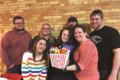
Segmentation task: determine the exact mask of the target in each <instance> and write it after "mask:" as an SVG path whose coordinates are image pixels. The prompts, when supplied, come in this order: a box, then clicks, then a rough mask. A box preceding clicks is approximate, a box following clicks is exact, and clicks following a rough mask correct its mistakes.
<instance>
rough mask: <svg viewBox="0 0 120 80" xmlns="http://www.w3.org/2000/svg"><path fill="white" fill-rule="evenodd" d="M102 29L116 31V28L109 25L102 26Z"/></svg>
mask: <svg viewBox="0 0 120 80" xmlns="http://www.w3.org/2000/svg"><path fill="white" fill-rule="evenodd" d="M104 30H105V31H107V32H109V33H111V31H112V32H118V31H117V30H116V29H114V28H113V27H110V26H104Z"/></svg>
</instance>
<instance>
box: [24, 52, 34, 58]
mask: <svg viewBox="0 0 120 80" xmlns="http://www.w3.org/2000/svg"><path fill="white" fill-rule="evenodd" d="M23 57H32V53H31V52H25V53H24V54H23Z"/></svg>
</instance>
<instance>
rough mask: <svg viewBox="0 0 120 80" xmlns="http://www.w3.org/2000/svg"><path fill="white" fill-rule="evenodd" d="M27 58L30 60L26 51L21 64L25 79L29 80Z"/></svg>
mask: <svg viewBox="0 0 120 80" xmlns="http://www.w3.org/2000/svg"><path fill="white" fill-rule="evenodd" d="M27 60H28V54H27V53H24V55H23V58H22V64H21V74H22V77H23V80H27V79H29V78H30V74H29V65H28V62H27Z"/></svg>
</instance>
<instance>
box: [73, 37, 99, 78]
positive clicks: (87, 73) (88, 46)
mask: <svg viewBox="0 0 120 80" xmlns="http://www.w3.org/2000/svg"><path fill="white" fill-rule="evenodd" d="M74 61H75V63H78V65H79V66H80V68H81V71H75V72H74V73H75V76H76V77H77V79H79V80H99V78H100V77H99V72H98V69H97V67H98V51H97V48H96V47H95V45H94V44H93V43H92V41H91V40H90V39H88V40H87V41H85V42H84V43H83V44H81V45H80V47H79V48H78V50H76V51H75V53H74Z"/></svg>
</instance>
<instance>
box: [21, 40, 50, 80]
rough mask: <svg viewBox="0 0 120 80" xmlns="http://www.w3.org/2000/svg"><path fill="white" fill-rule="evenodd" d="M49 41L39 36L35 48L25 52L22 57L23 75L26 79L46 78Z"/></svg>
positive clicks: (42, 79)
mask: <svg viewBox="0 0 120 80" xmlns="http://www.w3.org/2000/svg"><path fill="white" fill-rule="evenodd" d="M47 51H48V50H47V41H46V39H44V38H38V39H37V40H36V41H35V44H34V46H33V48H32V49H31V50H30V51H28V52H25V53H24V55H23V59H22V67H21V71H22V77H23V79H24V80H39V79H40V80H46V76H47V68H48V63H49V55H48V54H47Z"/></svg>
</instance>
